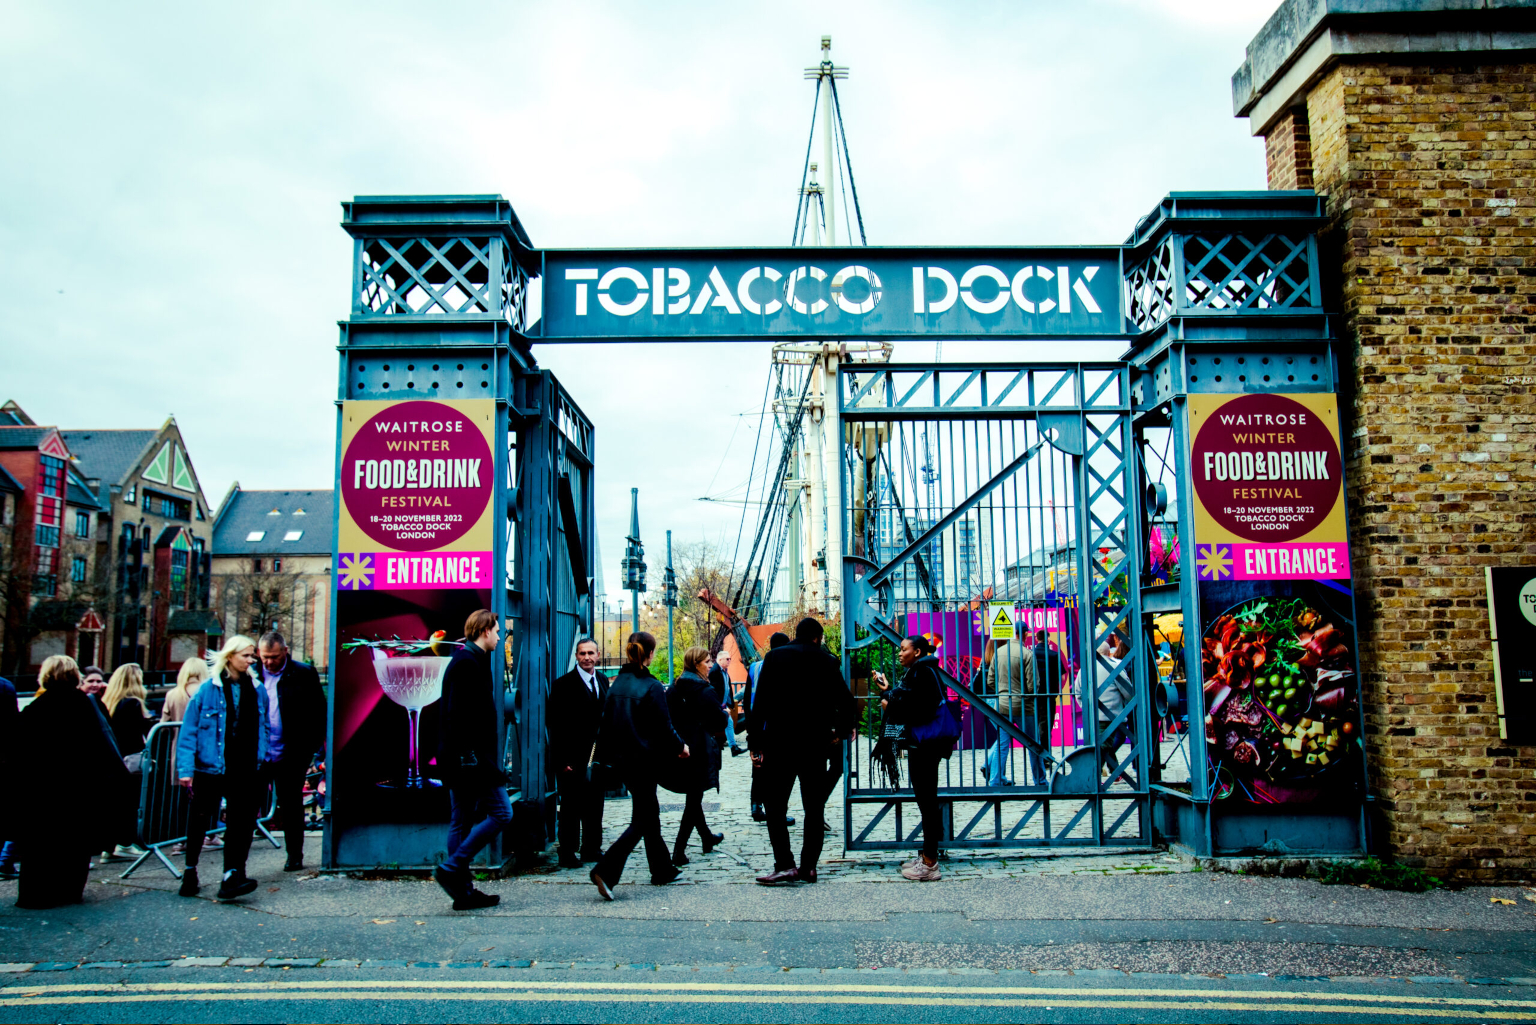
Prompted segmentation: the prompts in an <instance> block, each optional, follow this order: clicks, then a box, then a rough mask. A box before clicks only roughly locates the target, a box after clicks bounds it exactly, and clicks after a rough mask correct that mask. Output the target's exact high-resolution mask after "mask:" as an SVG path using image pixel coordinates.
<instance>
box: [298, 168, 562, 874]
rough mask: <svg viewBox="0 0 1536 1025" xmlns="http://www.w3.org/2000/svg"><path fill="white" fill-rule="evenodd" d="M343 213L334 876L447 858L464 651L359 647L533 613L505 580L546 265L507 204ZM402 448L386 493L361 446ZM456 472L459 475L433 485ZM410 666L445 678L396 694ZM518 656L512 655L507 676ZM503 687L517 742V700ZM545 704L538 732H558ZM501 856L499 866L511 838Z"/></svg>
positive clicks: (374, 201) (327, 857) (452, 632)
mask: <svg viewBox="0 0 1536 1025" xmlns="http://www.w3.org/2000/svg"><path fill="white" fill-rule="evenodd" d="M342 208H343V211H344V217H343V221H342V227H343V228H344V229H345V230H346V231H347V233H348V234H349V235H351V236H352V238H353V240H354V242H353V257H352V261H353V262H352V292H351V303H350V311H351V312H350V316H349V317H348V319H347V320H345V321H343V322H341V325H340V328H341V331H340V334H341V337H340V343H339V345H338V349H339V351H340V354H341V357H340V374H339V381H338V399H339V401H338V403H337V448H336V459H337V484H338V487H337V501H336V503H335V507H336V522H335V524H334V529H335V534H334V535H333V538H334V549H333V550H334V552H335V555H334V558H335V562H334V564H333V579H334V587H335V593H334V595H333V597H334V600H333V601H332V603H331V652H330V655H331V663H330V664H331V666H332V667H333V669H332V682H331V685H330V688H329V725H328V736H327V788H326V789H327V794H326V799H327V807H326V812H325V814H326V820H325V821H326V829H325V846H324V865H325V867H326V868H351V867H397V868H424V867H429V866H430V865H432V864H434V863H435V862H436V860H438V859H439V858H440V857H441V856H442V855H443V853H444V852H443V847H444V840H445V828H444V826H445V823H446V821H447V816H448V793H447V788H446V787H445V786H442V785H441V783H440V776H441V775H442V773H441V771H440V770H439V769H438V767H437V766H436V764H435V757H434V756H435V753H436V742H437V718H436V707H435V706H436V704H437V699H438V695H439V694H440V687H441V675H440V672H441V669H440V666H441V664H442V663H441V661H438V660H442V656H443V655H444V654H445V653H446V652H448V651H451V650H452V645H451V643H438V644H437V645H435V646H431V645H425V646H421V647H420V648H419V649H417V650H410V651H404V652H403V651H401V650H399V649H398V648H396V649H388V648H378V647H376V648H369V647H361V648H359V647H357V646H356V642H359V641H386V642H387V641H388V640H389V638H391V637H395V638H399V639H400V640H401V641H406V642H411V641H424V642H430V641H431V640H433V639H434V638H433V637H432V635H433V634H434V633H436V632H437V631H441V633H440V634H438V638H439V639H440V640H441V641H443V642H451V641H452V640H453V639H454V638H457V637H460V636H461V635H462V634H463V630H464V620H465V618H466V615H467V613H468V612H469V611H473V610H474V609H475V608H480V607H484V608H488V609H490V610H491V611H492V612H493V613H494V614H495V615H496V617H497V619H498V621H499V622H503V623H505V622H506V620H507V617H508V615H509V613H511V612H513V610H512V609H509V607H508V589H507V586H506V581H505V579H504V578H503V573H504V569H503V568H504V567H505V566H506V565H507V562H508V559H509V557H510V556H511V555H512V553H511V552H510V551H509V546H508V542H509V540H510V538H509V533H508V531H507V530H506V529H505V524H506V519H507V517H508V515H509V514H510V512H511V505H510V502H509V499H510V498H511V496H512V494H513V493H514V489H513V488H512V485H511V477H510V473H509V470H510V455H509V453H510V445H509V442H510V440H511V439H510V437H509V430H510V429H511V423H510V421H509V410H510V409H511V408H512V405H513V397H514V389H515V388H516V387H517V385H518V384H519V383H520V382H521V381H522V380H523V379H524V377H525V375H527V374H528V373H529V372H530V371H532V369H533V360H532V357H531V355H530V354H529V351H528V348H527V343H526V342H525V341H524V339H523V337H522V332H523V330H524V328H525V306H524V299H525V296H526V291H527V282H528V278H529V275H530V273H537V269H538V261H537V259H536V257H535V256H534V255H533V253H532V250H531V245H530V243H529V241H528V238H527V235H526V234H525V233H524V231H523V228H522V225H521V224H520V223H519V221H518V219H517V215H516V214H515V213H514V212H513V210H512V208H511V205H510V204H508V203H507V201H506V200H504V199H502V198H501V197H500V196H409V197H401V196H359V197H356V198H355V199H354V200H352V201H351V202H347V203H343V204H342ZM544 376H547V375H544ZM534 377H535V378H536V379H542V378H541V377H540V375H538V374H537V373H536V372H535V373H534ZM386 428H388V429H390V430H394V431H396V433H388V434H386ZM375 434H377V435H378V437H374V435H375ZM360 439H361V440H360ZM390 441H393V442H395V447H394V448H390V449H388V451H389V452H390V454H391V456H393V455H394V453H395V452H396V450H397V449H398V453H399V455H400V457H401V458H391V459H386V460H378V459H375V460H373V462H380V461H382V462H385V463H392V464H396V465H395V467H394V476H393V477H392V478H391V480H390V482H389V484H387V485H384V486H382V487H377V488H375V487H374V486H373V482H372V481H371V480H365V475H364V469H363V468H364V465H365V462H366V461H365V460H363V459H361V458H360V457H359V456H358V454H357V453H358V452H362V451H363V449H358V450H357V452H353V451H352V449H351V447H350V446H352V445H353V444H362V445H364V446H365V447H367V446H376V447H377V448H378V451H379V453H380V454H382V453H384V452H385V451H386V449H385V447H384V446H385V444H387V443H388V442H390ZM461 450H462V451H461ZM349 452H350V453H352V456H353V457H352V458H351V459H350V460H349V458H348V457H349ZM439 462H440V463H445V464H446V466H439V467H437V468H436V474H435V476H434V478H433V481H432V483H431V484H430V485H429V484H428V483H426V475H427V474H428V473H432V472H433V465H434V464H435V463H439ZM354 463H356V464H357V465H356V466H355V467H354V465H353V464H354ZM456 464H457V466H458V473H459V476H458V478H457V479H455V478H454V467H455V465H456ZM418 468H419V473H418ZM354 469H356V470H357V472H356V473H354V472H353V471H354ZM407 469H409V470H410V471H412V472H410V474H409V477H408V478H407V477H406V476H405V474H404V472H403V471H405V470H407ZM365 488H367V489H371V490H368V491H367V492H366V494H367V496H372V497H366V500H365V493H364V490H362V489H365ZM369 502H373V503H374V504H376V505H378V506H379V508H378V509H377V510H375V509H373V507H372V506H370V505H369V504H368V503H369ZM405 517H410V519H409V520H406V519H404V518H405ZM402 523H409V524H411V526H410V527H406V526H402V525H401V524H402ZM520 551H521V550H519V552H520ZM509 632H511V633H513V634H514V636H515V635H517V634H519V633H520V632H521V631H518V630H517V629H516V628H515V627H514V629H513V630H512V631H509ZM349 642H352V643H351V644H349ZM343 646H347V647H346V648H345V649H344V647H343ZM398 654H408V655H411V656H415V657H416V661H418V662H419V663H421V664H422V666H424V667H426V668H425V670H424V672H425V675H421V676H418V677H413V678H412V679H411V680H410V681H409V682H408V684H407V685H406V687H405V689H404V690H399V689H398V686H397V696H395V697H393V698H391V697H389V696H387V695H386V692H384V691H383V690H382V689H381V687H382V683H383V680H384V679H385V675H380V674H381V673H382V670H376V669H375V665H374V662H375V659H380V660H383V656H385V655H398ZM443 661H445V660H443ZM504 662H505V660H504V658H503V657H502V656H500V655H493V663H492V665H493V671H494V669H495V668H499V667H501V666H502V665H504ZM380 664H381V665H382V664H383V661H381V662H380ZM432 668H437V669H438V673H439V675H438V676H437V678H436V681H435V684H436V686H435V687H434V686H433V684H434V681H433V680H432V679H430V676H431V669H432ZM400 675H401V678H402V679H403V676H404V674H400ZM503 675H505V674H504V673H503ZM494 693H495V694H496V704H497V727H498V731H503V730H505V728H506V721H505V712H506V711H507V705H506V702H505V698H504V689H503V688H500V687H498V688H495V689H494ZM540 697H542V695H540ZM539 706H540V707H539V710H538V712H537V714H535V715H534V716H533V717H532V722H533V724H536V725H537V727H538V728H539V729H542V722H543V721H542V701H540V702H539ZM498 735H504V733H500V732H499V733H498ZM408 739H409V740H410V744H409V745H408V744H407V740H408ZM530 739H532V740H533V741H534V742H533V743H532V744H531V745H529V746H532V747H534V748H536V754H535V753H533V752H528V751H527V750H526V748H525V754H524V762H525V763H526V762H527V761H528V760H529V759H530V758H533V759H536V760H541V759H542V753H543V747H544V745H543V741H542V736H541V735H539V736H536V737H534V738H530ZM418 745H419V753H417V754H416V757H415V758H414V759H413V758H412V757H411V755H412V754H413V753H416V752H417V751H418ZM408 762H409V765H407V763H408ZM418 770H419V777H420V778H419V779H418V778H417V775H416V773H417V771H418ZM540 786H542V783H540ZM540 798H542V793H540ZM484 857H486V858H487V859H488V862H489V864H491V865H493V866H494V865H499V864H500V863H501V862H502V861H503V860H504V853H503V851H502V849H501V845H500V843H497V844H493V845H492V846H491V847H490V848H489V849H488V850H487V852H486V854H485V855H484Z"/></svg>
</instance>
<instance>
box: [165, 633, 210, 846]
mask: <svg viewBox="0 0 1536 1025" xmlns="http://www.w3.org/2000/svg"><path fill="white" fill-rule="evenodd" d="M207 679H208V663H207V662H206V661H205V660H203V659H202V658H200V657H193V658H189V659H187V660H186V661H185V662H183V663H182V664H181V668H180V669H179V670H177V672H176V686H174V687H172V688H171V690H170V692H169V693H168V694H166V696H165V703H164V704H163V705H162V706H161V708H160V721H161V722H181V721H182V720H183V719H185V718H186V714H187V703H188V702H190V701H191V700H192V695H193V694H196V693H197V688H199V687H201V686H202V685H203V684H204V683H205V682H206V681H207ZM214 810H215V812H217V810H218V809H214ZM187 824H188V826H189V827H190V826H191V825H192V823H191V820H190V819H189V820H188V823H187ZM204 825H206V826H210V827H211V828H213V829H217V828H218V823H217V822H216V821H212V820H210V822H208V823H204ZM203 846H204V847H223V846H224V840H223V838H222V837H220V836H219V834H218V833H216V832H209V833H208V834H207V835H206V836H204V837H203ZM186 850H187V845H186V842H185V841H183V842H182V843H178V844H174V845H173V846H172V847H171V853H172V854H184V853H186Z"/></svg>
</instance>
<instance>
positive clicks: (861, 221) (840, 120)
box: [806, 78, 869, 246]
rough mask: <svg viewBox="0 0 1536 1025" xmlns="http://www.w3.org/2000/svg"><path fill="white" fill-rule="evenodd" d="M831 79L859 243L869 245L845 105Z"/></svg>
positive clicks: (835, 80) (838, 131)
mask: <svg viewBox="0 0 1536 1025" xmlns="http://www.w3.org/2000/svg"><path fill="white" fill-rule="evenodd" d="M830 81H831V83H832V110H833V112H834V113H836V114H837V134H838V136H839V137H840V138H841V139H842V142H843V164H844V166H846V167H847V168H848V188H849V189H851V190H852V191H853V215H854V216H855V217H857V218H858V220H859V245H861V246H867V245H869V240H868V239H866V238H865V237H864V211H863V210H861V209H860V208H859V186H858V185H857V184H856V183H855V182H854V180H853V157H851V156H849V154H848V133H847V132H846V131H845V130H844V129H843V105H842V104H841V103H840V102H838V99H837V79H835V78H833V79H831V80H830ZM816 96H817V98H818V99H820V97H821V90H820V89H817V90H816ZM814 125H815V122H814V121H813V122H812V129H811V131H812V133H814V132H815V127H814ZM806 162H807V163H809V162H810V154H809V151H807V154H806Z"/></svg>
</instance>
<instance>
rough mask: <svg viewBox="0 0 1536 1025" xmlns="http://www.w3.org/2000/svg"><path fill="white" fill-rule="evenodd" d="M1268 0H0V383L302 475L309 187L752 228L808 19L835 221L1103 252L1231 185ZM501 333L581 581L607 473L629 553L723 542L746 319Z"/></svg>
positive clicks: (798, 80) (345, 245)
mask: <svg viewBox="0 0 1536 1025" xmlns="http://www.w3.org/2000/svg"><path fill="white" fill-rule="evenodd" d="M1275 3H1276V0H1075V2H1072V3H1064V2H1055V0H1052V2H1046V0H1029V2H1023V0H1015V2H1008V3H962V2H955V0H951V2H948V3H911V2H906V3H904V2H891V0H887V2H883V3H827V2H823V3H818V4H809V3H799V2H786V0H778V2H775V3H771V4H768V3H757V4H729V5H728V4H718V3H711V4H704V3H655V2H653V3H634V2H630V3H611V4H603V3H579V2H562V3H543V4H533V3H484V4H473V3H454V2H436V3H430V4H428V3H414V4H404V3H391V2H387V0H370V2H369V3H366V4H364V3H340V2H332V3H322V4H315V3H303V4H300V3H277V2H268V3H263V4H242V5H235V4H210V3H206V2H200V3H186V4H176V3H159V4H151V5H143V4H124V3H106V2H99V3H84V2H82V3H56V4H50V3H43V2H40V0H32V2H28V3H16V2H10V0H0V24H4V26H5V28H4V31H3V32H0V105H3V108H0V109H3V111H4V114H3V118H4V134H3V143H0V280H3V281H4V283H5V287H4V289H3V295H4V297H5V305H4V312H3V313H0V368H3V373H0V400H3V399H4V398H14V399H16V400H17V401H18V402H20V403H21V405H22V406H23V407H24V408H26V409H27V410H28V412H29V413H31V415H32V416H33V418H34V419H35V420H37V421H38V422H39V423H48V424H58V425H60V426H62V427H69V428H109V427H154V426H158V425H159V424H160V423H161V422H162V421H163V419H164V418H165V416H166V415H168V414H174V415H175V416H176V419H177V422H178V423H179V424H180V425H181V429H182V431H183V433H184V434H185V436H186V439H187V443H188V446H189V450H190V453H191V456H192V459H193V462H194V464H195V466H196V469H197V472H198V475H199V477H200V479H201V481H202V484H203V488H204V491H205V492H206V494H207V496H208V499H209V501H210V502H214V503H216V502H218V501H219V499H220V497H221V496H222V495H223V494H224V491H225V489H226V488H227V487H228V486H229V484H230V482H231V481H232V480H236V479H238V480H239V481H240V483H241V484H242V485H243V486H245V487H247V488H290V487H291V488H314V487H329V486H331V479H332V476H333V473H334V468H333V462H334V431H335V417H334V408H333V406H332V403H333V401H334V399H335V397H336V367H337V362H336V359H337V357H336V351H335V344H336V339H337V330H336V321H337V320H339V319H341V318H343V317H345V316H346V314H347V311H348V309H349V297H348V289H349V285H350V281H349V261H350V256H351V249H350V241H349V239H348V238H347V236H346V234H345V232H343V231H342V230H341V229H340V228H339V227H338V225H337V222H338V221H339V220H340V214H341V211H340V207H339V206H338V204H339V202H340V201H341V200H343V199H346V198H349V197H351V196H353V195H357V194H362V195H366V194H381V193H455V192H456V193H466V192H483V193H500V194H502V195H503V196H506V197H507V198H508V199H509V200H510V201H511V202H512V204H513V206H514V207H515V208H516V210H517V212H518V214H519V216H520V217H521V219H522V221H523V223H524V224H525V225H526V226H527V228H528V231H529V233H530V234H531V236H532V238H533V241H534V244H535V245H546V246H551V247H557V246H558V247H568V246H711V245H782V244H785V243H786V242H787V241H788V240H789V237H790V234H791V229H792V226H793V222H794V215H795V200H796V196H795V189H796V188H797V187H798V185H799V182H800V171H801V164H802V161H803V160H804V156H805V146H806V137H807V132H808V130H809V128H810V116H811V103H812V98H813V94H814V90H815V86H814V83H812V82H807V81H804V80H803V74H802V72H803V69H804V68H806V67H808V66H810V65H812V64H814V63H816V61H817V60H818V47H819V40H820V37H821V35H822V34H824V33H825V34H830V35H831V36H832V37H833V57H834V59H835V60H836V62H837V63H838V64H844V65H848V66H850V67H851V69H852V73H851V75H850V77H849V79H848V80H847V82H845V83H843V84H842V85H841V86H840V87H839V95H840V98H841V101H842V105H843V114H844V117H845V119H846V122H847V131H848V142H849V147H850V151H851V154H852V160H853V169H854V172H855V176H856V181H857V184H858V188H859V197H860V199H861V201H862V204H863V213H864V224H865V227H866V229H867V231H868V236H869V241H870V242H871V243H875V244H883V245H906V244H910V245H937V244H954V245H984V244H1008V245H1033V244H1080V243H1100V244H1102V243H1118V242H1120V241H1121V240H1123V239H1124V238H1125V236H1126V234H1127V233H1128V232H1129V231H1130V229H1131V227H1132V226H1133V225H1134V224H1135V222H1136V220H1137V219H1138V218H1139V217H1141V216H1142V215H1143V214H1145V213H1146V212H1147V211H1148V210H1149V209H1151V207H1152V206H1153V205H1154V204H1155V203H1156V202H1157V201H1158V199H1159V198H1161V197H1162V196H1163V195H1164V194H1166V193H1167V192H1170V191H1191V190H1201V189H1262V188H1263V187H1264V161H1263V149H1262V144H1261V142H1260V141H1258V140H1254V139H1253V138H1251V137H1250V136H1249V134H1248V126H1247V121H1246V120H1237V119H1235V118H1234V117H1233V116H1232V109H1231V90H1230V77H1231V74H1232V72H1233V71H1234V70H1235V69H1236V68H1237V66H1238V65H1239V64H1240V63H1241V61H1242V58H1243V50H1244V46H1245V45H1246V44H1247V42H1248V41H1249V40H1250V39H1251V38H1252V37H1253V35H1254V34H1255V33H1256V32H1257V30H1258V29H1259V27H1260V26H1261V25H1262V24H1263V22H1264V20H1265V19H1266V18H1267V17H1268V16H1269V14H1270V13H1271V11H1272V9H1273V7H1274V6H1275ZM1118 349H1119V346H1118V345H1103V344H1100V345H1097V346H1094V345H1084V346H1083V347H1082V348H1081V350H1080V351H1079V352H1078V353H1075V354H1074V355H1076V356H1081V357H1085V358H1101V357H1106V356H1108V357H1112V356H1115V355H1118V354H1119V353H1118ZM537 354H538V357H539V359H540V361H541V362H542V363H543V364H544V365H545V366H547V367H549V368H550V369H552V370H553V371H554V372H555V373H556V374H557V376H558V377H559V378H560V380H561V381H562V383H564V384H565V386H566V387H567V388H568V389H569V390H570V391H571V392H572V394H573V395H574V396H575V398H576V400H577V401H578V402H579V403H580V404H581V405H582V407H583V408H584V409H585V410H586V412H587V413H588V415H590V416H591V417H592V419H593V421H594V422H595V423H596V425H597V432H598V455H599V463H598V481H599V530H600V538H601V543H602V551H603V559H604V569H605V576H606V577H607V581H608V584H609V590H610V592H613V590H614V588H615V581H616V580H617V579H618V573H617V560H618V558H619V556H620V555H621V554H622V548H623V535H624V533H625V529H626V527H627V516H628V500H629V488H630V487H631V486H639V487H640V488H641V526H642V533H643V535H644V539H645V541H646V547H647V550H648V552H649V553H651V558H650V559H649V561H650V563H651V565H652V566H653V567H656V566H659V565H660V563H661V559H660V553H661V552H662V548H663V531H664V530H665V529H667V528H669V527H670V528H671V529H672V530H673V531H674V538H675V541H677V542H685V541H694V540H698V539H701V538H705V539H711V540H714V541H717V542H719V541H724V542H725V543H726V545H727V547H728V548H729V547H731V546H733V545H734V541H735V536H736V530H737V523H738V518H739V516H740V508H739V507H736V506H711V505H710V504H708V503H704V502H699V501H696V499H697V498H699V497H700V496H703V495H705V494H707V493H708V494H715V495H722V494H729V493H731V492H732V491H733V490H734V491H738V492H739V489H740V485H741V483H742V481H743V479H744V478H745V475H746V462H747V457H748V456H749V455H750V453H751V445H752V441H753V434H754V431H755V427H756V419H755V414H756V412H757V410H758V408H759V404H760V402H761V398H762V394H763V385H764V381H765V375H766V374H767V373H768V346H767V345H766V344H761V345H758V344H753V345H736V346H722V345H692V346H657V345H629V346H611V347H592V346H582V347H555V346H550V347H544V348H541V349H539V350H538V352H537ZM1018 354H1024V355H1030V354H1034V355H1037V356H1038V355H1039V352H1038V349H1036V348H1031V347H1030V346H1029V345H1027V344H1022V343H985V344H982V343H970V344H966V345H961V344H957V343H950V344H948V345H946V346H945V349H944V355H945V358H946V359H950V358H964V357H973V358H974V357H977V356H981V355H985V356H986V357H987V358H1010V357H1012V356H1014V355H1018ZM932 355H933V352H932V346H931V345H930V344H926V343H924V344H919V343H902V344H900V345H898V347H897V353H896V356H897V358H898V359H924V358H931V357H932ZM1065 355H1066V354H1065V353H1063V352H1062V351H1061V350H1060V349H1059V348H1057V349H1055V350H1053V351H1052V352H1050V353H1049V358H1063V357H1064V356H1065ZM741 414H749V416H747V417H743V416H741Z"/></svg>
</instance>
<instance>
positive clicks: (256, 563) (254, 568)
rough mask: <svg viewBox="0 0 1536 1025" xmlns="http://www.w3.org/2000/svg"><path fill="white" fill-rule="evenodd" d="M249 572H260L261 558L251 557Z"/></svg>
mask: <svg viewBox="0 0 1536 1025" xmlns="http://www.w3.org/2000/svg"><path fill="white" fill-rule="evenodd" d="M251 572H253V573H260V572H261V560H260V559H252V560H251Z"/></svg>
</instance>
